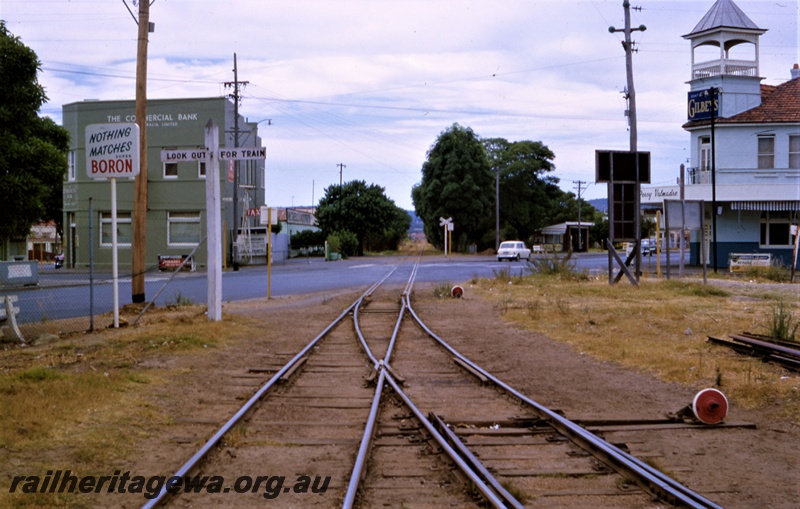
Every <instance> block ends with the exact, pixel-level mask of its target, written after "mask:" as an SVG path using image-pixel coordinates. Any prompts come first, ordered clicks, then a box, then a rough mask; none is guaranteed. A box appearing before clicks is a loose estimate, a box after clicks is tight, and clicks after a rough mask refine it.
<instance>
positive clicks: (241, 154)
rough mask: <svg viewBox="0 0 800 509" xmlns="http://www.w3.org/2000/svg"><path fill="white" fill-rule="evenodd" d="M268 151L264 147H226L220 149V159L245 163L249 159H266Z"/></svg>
mask: <svg viewBox="0 0 800 509" xmlns="http://www.w3.org/2000/svg"><path fill="white" fill-rule="evenodd" d="M266 157H267V149H266V148H264V147H236V148H229V147H224V148H221V149H219V158H220V159H233V160H234V161H244V160H248V159H266Z"/></svg>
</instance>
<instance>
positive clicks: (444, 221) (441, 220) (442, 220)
mask: <svg viewBox="0 0 800 509" xmlns="http://www.w3.org/2000/svg"><path fill="white" fill-rule="evenodd" d="M452 222H453V218H452V217H448V218H447V219H445V218H443V217H440V218H439V226H445V225H448V224H451V223H452Z"/></svg>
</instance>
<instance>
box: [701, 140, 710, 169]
mask: <svg viewBox="0 0 800 509" xmlns="http://www.w3.org/2000/svg"><path fill="white" fill-rule="evenodd" d="M710 169H711V138H710V137H709V136H701V137H700V170H701V171H708V170H710Z"/></svg>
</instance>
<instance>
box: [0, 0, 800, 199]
mask: <svg viewBox="0 0 800 509" xmlns="http://www.w3.org/2000/svg"><path fill="white" fill-rule="evenodd" d="M126 2H127V3H126ZM151 2H152V4H151V6H150V21H151V22H153V23H155V32H154V33H152V34H150V38H149V46H148V52H149V55H148V82H147V96H148V98H150V99H169V98H189V97H219V96H223V95H227V94H229V93H230V92H231V89H229V88H226V87H225V86H224V83H225V82H230V81H233V79H234V76H233V58H234V54H236V56H237V65H238V76H239V80H241V81H247V82H248V84H247V85H246V86H245V87H244V89H243V90H242V100H241V106H240V110H239V111H240V113H241V114H242V115H243V116H245V117H247V119H248V120H249V121H251V122H255V121H261V122H260V123H259V134H260V135H261V137H262V139H263V146H265V147H266V149H267V159H266V201H267V205H270V206H277V207H282V206H306V205H312V204H315V203H316V202H318V201H319V199H320V198H321V197H322V196H323V195H324V192H325V188H326V187H328V186H330V185H332V184H338V183H339V178H340V170H341V172H342V178H343V180H344V182H348V181H351V180H364V181H366V182H367V184H377V185H379V186H381V187H383V188H384V189H385V192H386V195H387V196H388V197H389V198H391V199H392V200H394V202H395V203H396V204H397V205H398V206H400V207H402V208H405V209H409V210H410V209H413V204H412V201H411V189H412V187H413V186H414V185H415V184H417V183H419V181H420V179H421V175H422V174H421V168H422V165H423V164H424V162H425V160H426V157H427V152H428V150H429V149H430V148H431V146H432V145H433V144H434V143H435V142H436V139H437V137H438V136H439V135H440V134H441V133H442V132H443V131H444V130H446V129H448V128H449V127H451V126H452V125H453V124H454V123H457V124H459V125H461V126H463V127H469V128H471V129H472V130H473V131H474V132H475V134H477V135H478V136H480V137H482V138H495V137H501V138H506V139H507V140H509V141H521V140H533V141H541V142H542V143H543V144H544V145H546V146H547V147H548V148H550V150H552V151H553V153H554V154H555V159H554V161H553V162H554V164H555V171H554V173H553V175H554V176H555V177H557V178H559V179H560V186H561V188H562V189H564V190H565V191H571V192H574V193H576V194H577V191H578V186H579V185H578V184H577V182H582V185H581V186H580V187H581V192H582V195H581V196H582V197H584V198H587V199H592V198H601V197H605V195H606V186H605V184H594V180H595V170H594V164H595V163H594V160H595V159H594V158H595V150H628V149H629V132H628V119H627V117H625V114H624V112H625V109H626V101H625V98H624V90H625V87H626V79H627V78H626V66H625V52H624V49H623V47H622V44H621V42H622V41H623V40H624V34H622V33H621V32H617V33H610V32H609V30H608V28H609V27H610V26H613V27H616V28H623V27H624V25H625V23H624V9H623V6H622V3H623V2H622V0H613V1H611V0H609V1H606V0H591V1H583V0H529V1H525V0H394V1H388V0H266V1H265V0H237V1H226V0H214V1H210V0H151ZM713 3H714V1H713V0H692V1H685V0H670V1H654V0H642V1H641V2H636V1H633V2H632V3H631V6H632V7H634V8H636V7H641V10H639V9H635V10H631V25H632V26H633V27H638V26H640V25H645V26H646V28H647V29H646V30H645V31H644V32H640V31H636V32H634V33H633V41H634V43H635V46H634V47H635V49H636V52H635V53H634V54H633V75H634V90H635V93H636V94H635V96H636V110H637V116H638V122H637V127H638V129H637V130H638V149H639V150H640V151H649V152H650V153H651V167H652V180H651V181H652V183H653V184H659V185H669V184H672V183H674V182H675V180H676V178H677V176H678V172H679V166H680V164H681V163H684V164H687V163H688V159H689V157H690V154H689V146H688V145H689V134H688V133H687V132H686V131H684V130H683V129H682V128H681V125H682V124H683V123H684V122H686V94H687V92H688V90H689V86H688V84H687V81H688V80H689V78H690V65H691V51H690V43H689V41H688V40H686V39H683V38H682V36H683V35H685V34H688V33H690V32H691V30H692V29H693V28H694V27H695V25H696V24H697V23H698V22H699V21H700V19H701V18H702V17H703V15H704V14H705V13H706V12H707V11H708V10H709V9H710V8H711V6H712V5H713ZM735 3H736V5H738V6H739V7H740V8H741V9H742V10H743V11H744V12H745V14H747V15H748V17H749V18H750V19H751V20H752V21H753V22H755V24H756V25H757V26H758V27H759V28H764V29H767V30H768V31H767V32H766V33H765V34H764V35H762V36H761V38H760V54H759V57H760V65H761V67H760V71H761V72H760V74H761V76H763V77H764V81H763V82H762V83H766V84H772V85H778V84H780V83H783V82H785V81H787V80H788V79H789V78H790V69H791V67H792V65H794V64H795V63H798V62H800V50H799V49H798V48H800V33H799V32H798V24H799V23H798V21H799V20H800V0H774V1H773V0H759V1H745V0H735ZM128 8H130V11H129V9H128ZM137 9H138V8H137V7H136V6H135V5H134V3H133V1H132V0H119V1H114V0H2V1H1V2H0V19H2V20H5V22H6V27H7V28H8V30H9V31H10V32H11V33H12V34H13V35H15V36H17V37H19V38H20V39H21V41H22V42H23V43H24V44H25V45H27V46H28V47H30V48H31V49H33V50H34V51H35V52H36V54H37V55H38V57H39V60H40V61H41V73H40V75H39V82H40V83H41V84H42V85H43V86H44V88H45V91H46V94H47V97H48V102H47V103H46V104H45V105H44V106H43V108H42V110H41V112H40V113H41V115H43V116H49V117H51V118H53V119H54V120H55V121H56V122H58V123H60V122H61V108H62V105H64V104H69V103H73V102H77V101H82V100H84V99H100V100H133V99H134V98H135V76H136V52H137V42H136V38H137V26H136V22H135V20H134V17H133V15H132V14H131V11H132V12H133V13H134V14H135V13H136V12H137ZM340 164H341V165H343V166H342V167H340V166H339V165H340ZM687 166H688V164H687Z"/></svg>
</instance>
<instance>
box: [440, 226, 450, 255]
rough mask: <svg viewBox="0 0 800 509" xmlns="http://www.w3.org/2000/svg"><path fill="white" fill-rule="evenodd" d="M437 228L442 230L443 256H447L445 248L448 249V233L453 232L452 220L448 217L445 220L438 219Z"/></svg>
mask: <svg viewBox="0 0 800 509" xmlns="http://www.w3.org/2000/svg"><path fill="white" fill-rule="evenodd" d="M439 226H442V227H443V228H444V255H445V256H447V253H448V251H447V247H448V242H447V240H448V237H450V235H451V234H450V232H452V231H453V218H452V217H448V218H447V219H445V218H443V217H440V218H439Z"/></svg>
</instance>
